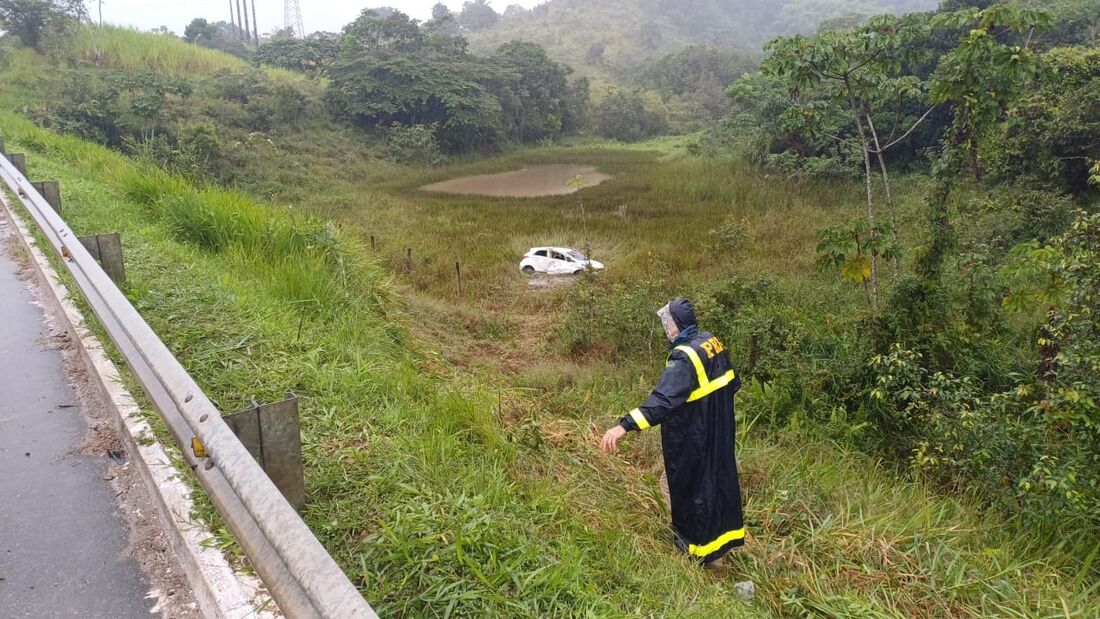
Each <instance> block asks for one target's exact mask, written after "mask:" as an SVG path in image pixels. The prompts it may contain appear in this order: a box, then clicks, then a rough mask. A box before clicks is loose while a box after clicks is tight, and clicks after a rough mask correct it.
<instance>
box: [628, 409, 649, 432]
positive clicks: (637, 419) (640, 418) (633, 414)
mask: <svg viewBox="0 0 1100 619" xmlns="http://www.w3.org/2000/svg"><path fill="white" fill-rule="evenodd" d="M630 418H631V419H633V420H634V423H636V424H638V429H639V430H648V429H649V427H650V426H649V421H647V420H646V418H645V415H643V414H642V410H641V409H640V408H636V409H634V410H632V411H630Z"/></svg>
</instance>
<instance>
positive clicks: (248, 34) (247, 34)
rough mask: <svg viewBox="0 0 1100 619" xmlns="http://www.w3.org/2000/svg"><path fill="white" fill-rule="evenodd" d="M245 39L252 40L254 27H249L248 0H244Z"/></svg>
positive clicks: (249, 41) (246, 40)
mask: <svg viewBox="0 0 1100 619" xmlns="http://www.w3.org/2000/svg"><path fill="white" fill-rule="evenodd" d="M244 40H245V42H248V43H251V42H252V29H251V28H249V27H248V0H244Z"/></svg>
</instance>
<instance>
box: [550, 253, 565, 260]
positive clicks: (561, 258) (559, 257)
mask: <svg viewBox="0 0 1100 619" xmlns="http://www.w3.org/2000/svg"><path fill="white" fill-rule="evenodd" d="M550 257H551V258H553V259H554V260H565V256H563V255H561V254H559V253H558V252H556V251H555V252H551V253H550Z"/></svg>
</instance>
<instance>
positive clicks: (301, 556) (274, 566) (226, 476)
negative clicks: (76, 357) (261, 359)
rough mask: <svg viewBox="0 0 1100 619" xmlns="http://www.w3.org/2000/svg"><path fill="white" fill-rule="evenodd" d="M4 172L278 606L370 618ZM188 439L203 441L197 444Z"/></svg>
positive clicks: (119, 297) (19, 177)
mask: <svg viewBox="0 0 1100 619" xmlns="http://www.w3.org/2000/svg"><path fill="white" fill-rule="evenodd" d="M0 180H3V182H4V184H6V185H7V186H8V187H9V188H10V189H11V190H12V191H13V192H15V193H16V195H18V197H19V199H20V201H21V202H22V203H23V206H24V207H25V208H26V210H27V212H28V213H29V214H30V216H31V218H33V219H34V221H35V223H36V224H37V225H38V227H39V229H41V231H42V233H43V234H44V235H45V237H46V239H47V240H48V241H49V243H50V245H51V246H52V247H53V249H54V251H56V252H57V254H58V255H59V256H63V262H64V264H65V268H66V269H67V270H68V271H69V273H70V274H71V275H72V277H73V279H74V280H75V281H76V285H77V287H78V288H79V289H80V292H81V294H82V295H83V296H84V298H85V299H86V300H87V302H88V304H89V305H90V306H91V308H92V311H93V312H94V313H95V315H96V317H97V318H98V319H99V322H100V324H102V325H103V328H104V329H105V330H106V331H107V334H108V335H109V336H110V338H111V341H113V342H114V344H115V346H116V347H118V350H119V352H121V353H122V355H123V357H124V358H125V359H126V363H127V365H128V366H129V368H130V371H131V372H132V373H133V374H134V376H135V377H136V378H137V380H138V382H140V383H141V386H142V387H143V388H144V390H145V393H146V394H147V395H148V396H149V399H150V400H151V401H152V403H153V406H154V407H155V408H156V409H157V411H158V412H159V413H160V415H161V417H162V418H163V419H164V421H165V422H166V424H167V426H168V429H169V430H170V431H171V433H172V435H173V437H175V439H176V442H177V443H178V444H179V446H180V451H181V452H182V454H183V457H184V460H185V461H186V462H187V464H188V465H189V466H190V467H191V469H192V470H193V471H194V472H195V475H196V476H197V477H198V479H199V481H200V483H201V484H202V486H203V487H204V488H205V489H206V492H207V494H209V496H210V498H211V499H212V500H213V503H214V505H215V507H216V508H217V510H218V512H219V513H220V514H221V515H222V518H223V519H224V520H225V523H226V525H227V526H228V527H229V530H230V531H231V532H232V533H233V536H234V537H235V538H236V540H237V542H238V543H239V544H240V545H241V548H242V549H243V550H244V553H245V555H246V556H247V557H248V559H249V561H250V562H251V563H252V566H253V567H254V568H255V570H256V572H257V573H258V574H259V576H260V579H261V580H262V581H263V583H264V585H265V586H266V587H267V589H268V591H269V592H270V593H271V595H272V597H273V598H275V602H276V603H277V604H278V605H279V608H280V610H282V612H283V613H284V614H285V615H286V616H287V617H290V618H291V619H299V618H313V617H320V618H333V619H336V618H339V619H343V618H345V617H347V618H359V617H364V618H376V617H377V615H375V613H374V611H373V610H372V609H371V607H370V605H368V604H367V602H366V601H365V600H364V599H363V597H362V596H361V595H360V594H359V591H358V590H356V588H355V586H354V585H352V583H351V581H350V580H348V577H347V575H345V574H344V572H343V571H342V570H341V569H340V567H339V566H338V565H337V564H336V562H335V561H334V560H333V559H332V557H331V556H329V554H328V552H327V551H326V550H325V549H324V547H323V546H322V545H321V543H320V542H319V541H318V540H317V538H316V537H315V536H314V535H313V532H312V531H310V529H309V527H308V526H306V524H305V522H303V521H302V519H301V518H300V517H299V516H298V514H297V512H295V511H294V509H293V508H292V507H291V506H290V504H289V503H288V502H287V501H286V499H285V498H283V495H282V494H281V493H280V492H279V490H278V489H277V488H276V487H275V485H274V484H273V483H272V482H271V480H270V479H269V478H268V477H267V475H266V474H265V473H264V472H263V470H262V469H261V468H260V467H259V465H258V464H257V463H256V461H255V460H253V459H252V456H250V455H249V454H248V451H247V450H246V449H245V447H244V446H243V445H242V444H241V442H240V440H238V439H237V437H236V435H234V434H233V431H232V430H230V428H229V426H228V425H226V423H225V422H224V421H223V420H222V416H221V413H220V412H219V411H218V409H217V408H215V407H214V405H213V403H211V401H210V399H209V398H207V397H206V395H204V394H203V392H202V390H201V389H200V388H199V386H198V385H197V384H196V383H195V381H194V379H192V378H191V376H190V375H188V373H187V371H186V370H185V369H184V368H183V366H182V365H180V362H179V361H178V360H176V358H175V356H173V355H172V353H171V351H169V350H168V348H167V347H166V346H165V345H164V343H163V342H161V341H160V338H158V337H157V335H156V333H154V332H153V330H152V329H151V328H150V327H149V325H148V324H147V323H146V322H145V320H144V319H142V317H141V315H140V314H138V312H137V310H136V309H134V307H133V305H131V304H130V302H129V301H128V300H127V299H126V297H125V296H123V294H122V292H121V291H119V289H118V288H117V287H116V286H115V284H114V283H113V282H112V281H111V279H110V278H109V277H108V276H107V274H106V273H104V272H103V269H101V268H100V266H99V264H97V263H96V261H95V259H94V258H92V256H91V254H89V253H88V251H87V250H86V249H85V248H84V246H83V245H82V244H81V243H80V242H79V241H78V240H77V237H76V234H74V233H73V231H72V230H71V229H70V228H69V226H68V225H67V224H66V223H65V221H64V220H63V219H62V218H61V217H60V216H59V215H58V214H57V213H56V212H54V210H53V209H52V208H51V207H50V205H49V203H48V202H47V201H46V200H45V198H43V197H42V196H41V195H40V194H39V193H38V192H37V191H36V190H35V188H34V186H33V185H32V184H31V182H30V181H29V180H27V178H26V177H25V176H23V174H22V173H20V172H19V170H18V169H16V167H15V166H14V165H12V164H11V162H9V161H8V159H7V158H6V157H4V156H2V155H0ZM193 440H197V441H198V446H199V447H200V449H198V450H196V449H194V448H193V446H194V444H193V443H192V441H193ZM196 451H198V452H199V454H198V455H196V453H195V452H196ZM202 452H205V455H203V453H202Z"/></svg>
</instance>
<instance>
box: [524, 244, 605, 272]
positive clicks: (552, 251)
mask: <svg viewBox="0 0 1100 619" xmlns="http://www.w3.org/2000/svg"><path fill="white" fill-rule="evenodd" d="M589 267H591V268H592V269H593V270H595V271H600V270H603V264H602V263H599V262H596V261H595V260H589V259H588V258H586V257H585V256H584V254H582V253H581V252H579V251H577V250H575V249H570V248H568V247H532V248H531V249H529V250H527V253H526V254H524V256H523V260H522V261H520V263H519V268H520V270H521V271H523V272H524V273H526V274H527V275H534V274H535V273H546V274H548V275H575V274H577V273H580V272H581V271H584V270H585V269H587V268H589Z"/></svg>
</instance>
